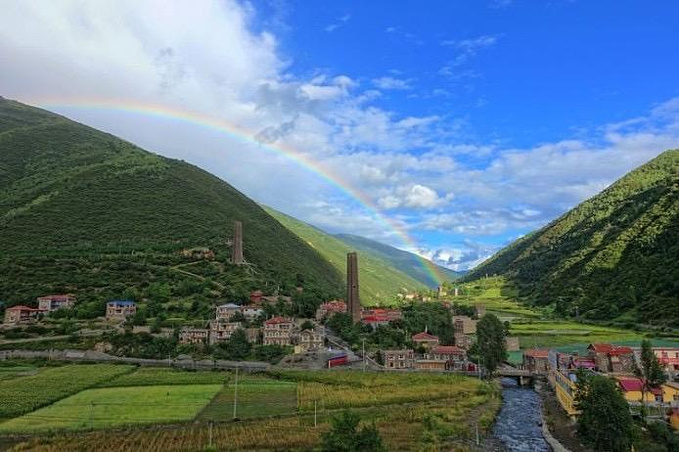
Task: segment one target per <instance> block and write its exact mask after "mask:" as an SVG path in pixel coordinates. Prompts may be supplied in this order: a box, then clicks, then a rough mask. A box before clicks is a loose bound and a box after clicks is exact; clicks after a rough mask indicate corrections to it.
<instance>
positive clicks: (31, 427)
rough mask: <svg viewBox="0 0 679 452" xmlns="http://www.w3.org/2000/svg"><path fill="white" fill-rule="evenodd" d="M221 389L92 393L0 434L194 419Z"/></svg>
mask: <svg viewBox="0 0 679 452" xmlns="http://www.w3.org/2000/svg"><path fill="white" fill-rule="evenodd" d="M220 389H221V385H184V386H178V385H160V386H134V387H127V388H99V389H88V390H86V391H82V392H80V393H78V394H76V395H74V396H71V397H68V398H66V399H64V400H61V401H59V402H57V403H55V404H53V405H50V406H48V407H45V408H42V409H40V410H37V411H35V412H32V413H29V414H26V415H24V416H21V417H19V418H15V419H12V420H9V421H7V422H4V423H2V424H0V432H4V433H32V432H40V431H43V432H44V431H49V430H56V429H68V430H78V429H87V428H95V429H96V428H104V427H116V426H121V425H128V424H154V423H163V422H166V423H167V422H179V421H188V420H191V419H193V418H194V417H195V416H196V415H197V414H198V413H199V412H200V410H201V409H202V408H203V407H204V406H205V405H206V404H207V403H208V402H209V401H210V400H211V399H212V397H214V396H215V394H217V392H218V391H219V390H220Z"/></svg>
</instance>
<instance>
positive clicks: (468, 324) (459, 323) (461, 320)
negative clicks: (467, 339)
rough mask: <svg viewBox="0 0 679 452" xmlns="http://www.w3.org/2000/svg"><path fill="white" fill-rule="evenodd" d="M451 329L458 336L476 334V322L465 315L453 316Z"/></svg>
mask: <svg viewBox="0 0 679 452" xmlns="http://www.w3.org/2000/svg"><path fill="white" fill-rule="evenodd" d="M453 327H454V328H455V333H459V334H465V335H466V334H476V320H473V319H472V318H471V317H469V316H466V315H455V316H453Z"/></svg>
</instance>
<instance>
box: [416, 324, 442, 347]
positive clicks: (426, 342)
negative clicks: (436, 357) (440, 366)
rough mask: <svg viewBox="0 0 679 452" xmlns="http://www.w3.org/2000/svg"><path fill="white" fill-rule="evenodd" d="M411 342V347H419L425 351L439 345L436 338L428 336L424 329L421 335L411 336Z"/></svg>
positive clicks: (431, 335)
mask: <svg viewBox="0 0 679 452" xmlns="http://www.w3.org/2000/svg"><path fill="white" fill-rule="evenodd" d="M411 340H412V341H413V345H414V346H415V347H416V348H417V347H420V346H421V347H422V348H424V349H425V350H429V349H431V348H432V347H436V346H437V345H439V338H438V336H434V335H433V334H429V332H428V331H427V329H426V328H425V330H424V331H422V332H421V333H417V334H413V335H412V337H411Z"/></svg>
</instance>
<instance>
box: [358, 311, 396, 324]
mask: <svg viewBox="0 0 679 452" xmlns="http://www.w3.org/2000/svg"><path fill="white" fill-rule="evenodd" d="M402 318H403V314H402V313H401V310H400V309H383V308H373V309H363V310H362V311H361V323H363V324H364V325H370V326H372V327H373V328H377V327H378V326H380V325H388V324H389V322H391V321H394V320H401V319H402Z"/></svg>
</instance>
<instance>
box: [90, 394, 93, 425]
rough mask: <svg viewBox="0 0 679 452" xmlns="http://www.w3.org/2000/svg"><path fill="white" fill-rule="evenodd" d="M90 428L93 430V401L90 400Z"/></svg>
mask: <svg viewBox="0 0 679 452" xmlns="http://www.w3.org/2000/svg"><path fill="white" fill-rule="evenodd" d="M90 430H94V402H93V401H91V400H90Z"/></svg>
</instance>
